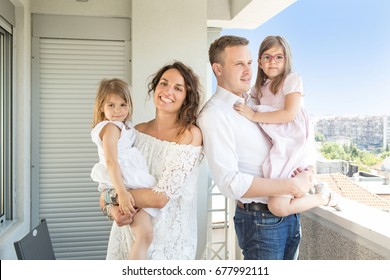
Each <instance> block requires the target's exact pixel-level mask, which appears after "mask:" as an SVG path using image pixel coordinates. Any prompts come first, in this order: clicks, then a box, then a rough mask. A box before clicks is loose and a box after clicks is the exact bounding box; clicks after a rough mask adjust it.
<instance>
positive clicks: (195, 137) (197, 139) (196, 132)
mask: <svg viewBox="0 0 390 280" xmlns="http://www.w3.org/2000/svg"><path fill="white" fill-rule="evenodd" d="M189 131H190V133H191V136H192V142H191V145H193V146H202V144H203V138H202V131H201V130H200V128H199V127H197V126H196V125H192V126H191V127H190V130H189Z"/></svg>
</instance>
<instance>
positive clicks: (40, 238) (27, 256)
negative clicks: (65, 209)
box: [14, 219, 56, 260]
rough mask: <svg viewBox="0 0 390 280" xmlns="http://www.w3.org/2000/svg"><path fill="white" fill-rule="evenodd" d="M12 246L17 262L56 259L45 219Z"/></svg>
mask: <svg viewBox="0 0 390 280" xmlns="http://www.w3.org/2000/svg"><path fill="white" fill-rule="evenodd" d="M14 246H15V251H16V255H17V257H18V260H55V259H56V258H55V255H54V250H53V245H52V243H51V239H50V234H49V229H48V228H47V223H46V220H45V219H43V220H41V223H40V224H39V225H38V226H37V227H35V228H34V229H33V230H31V231H30V232H29V233H28V234H27V235H26V236H25V237H23V238H22V239H21V240H19V241H16V242H14Z"/></svg>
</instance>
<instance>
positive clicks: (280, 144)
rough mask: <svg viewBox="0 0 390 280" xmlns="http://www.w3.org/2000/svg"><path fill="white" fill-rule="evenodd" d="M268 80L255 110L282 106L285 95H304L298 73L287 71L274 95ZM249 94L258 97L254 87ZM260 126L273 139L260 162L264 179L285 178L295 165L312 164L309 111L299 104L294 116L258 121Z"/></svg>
mask: <svg viewBox="0 0 390 280" xmlns="http://www.w3.org/2000/svg"><path fill="white" fill-rule="evenodd" d="M270 84H271V81H270V80H268V81H267V82H266V83H265V85H264V86H263V88H262V96H261V98H260V100H259V102H260V105H258V106H255V107H254V108H253V109H254V110H255V111H258V112H272V111H277V110H281V109H283V108H284V103H285V98H286V95H287V94H289V93H293V92H300V93H301V94H302V96H303V86H302V80H301V78H300V76H299V75H298V74H296V73H290V74H289V75H288V76H287V77H286V80H285V81H284V83H283V86H282V88H281V89H280V90H279V91H278V92H277V94H276V95H274V94H273V93H272V92H271V91H270V89H269V87H270ZM251 95H252V96H256V97H258V94H257V93H256V92H255V90H254V88H253V89H252V92H251ZM260 126H261V127H262V128H263V130H264V131H265V132H266V133H267V134H268V136H269V137H270V138H271V140H272V144H273V146H272V148H271V151H270V155H269V158H268V160H266V161H265V162H264V164H263V173H264V177H266V178H288V177H291V175H292V173H293V171H294V170H296V169H297V168H298V167H301V168H306V167H308V166H314V164H315V146H314V132H313V125H312V123H311V121H310V117H309V114H308V113H307V111H306V110H305V108H304V107H303V104H301V107H300V110H299V111H298V113H297V115H296V117H295V119H294V120H293V121H291V122H288V123H283V124H266V123H260Z"/></svg>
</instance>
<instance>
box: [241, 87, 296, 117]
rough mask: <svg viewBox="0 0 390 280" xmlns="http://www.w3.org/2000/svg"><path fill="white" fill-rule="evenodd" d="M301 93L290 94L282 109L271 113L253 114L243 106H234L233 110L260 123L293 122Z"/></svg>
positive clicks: (248, 108) (247, 107)
mask: <svg viewBox="0 0 390 280" xmlns="http://www.w3.org/2000/svg"><path fill="white" fill-rule="evenodd" d="M300 99H301V93H300V92H292V93H289V94H287V95H286V99H285V104H284V108H283V109H282V110H276V111H273V112H254V111H253V110H252V108H250V107H249V106H247V105H245V104H239V103H237V104H235V105H234V109H235V110H236V111H237V112H238V113H239V114H241V115H243V116H244V117H246V118H247V119H249V120H251V121H253V122H260V123H274V124H278V123H288V122H291V121H293V120H294V118H295V116H296V114H297V112H298V110H299V106H300Z"/></svg>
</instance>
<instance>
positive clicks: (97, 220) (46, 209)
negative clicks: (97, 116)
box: [32, 38, 126, 260]
mask: <svg viewBox="0 0 390 280" xmlns="http://www.w3.org/2000/svg"><path fill="white" fill-rule="evenodd" d="M38 41H39V48H38V49H39V57H34V58H33V59H38V60H39V61H38V62H37V63H33V65H39V66H37V67H38V68H39V69H36V70H37V71H39V75H38V76H39V77H37V80H38V81H39V82H38V84H39V86H38V87H39V89H38V90H37V91H38V93H39V98H38V99H36V100H37V101H35V102H36V103H37V104H36V106H33V110H32V112H33V114H34V113H37V114H38V116H33V119H34V117H35V118H37V119H38V121H37V122H38V123H37V124H35V125H33V126H32V129H33V130H34V129H38V132H36V134H37V137H38V140H37V145H38V147H37V148H35V149H34V148H33V150H35V151H36V152H37V155H36V157H37V158H38V161H37V162H38V163H37V165H38V166H33V176H34V172H35V173H36V177H37V178H35V179H33V184H35V185H36V186H35V188H37V189H38V190H39V194H38V195H39V209H38V210H37V211H38V212H39V218H40V219H46V220H47V223H48V227H49V231H50V236H51V239H52V242H53V248H54V252H55V255H56V258H57V259H88V260H92V259H104V258H105V254H106V249H107V241H108V235H109V231H110V226H111V223H110V222H109V221H107V219H106V218H105V217H104V216H103V215H102V213H101V211H100V208H99V207H98V197H99V192H98V191H97V184H96V183H94V182H93V181H92V180H91V178H90V172H91V168H92V166H93V165H94V163H95V162H97V160H98V157H97V148H96V146H95V144H93V143H92V141H91V137H90V132H91V124H92V114H93V105H94V99H95V96H96V90H97V86H98V83H99V81H100V80H101V79H102V78H112V77H117V78H122V79H124V78H125V68H126V67H125V42H124V41H106V40H73V39H51V38H39V39H38ZM34 107H38V108H35V110H34ZM33 134H34V132H33ZM33 138H34V137H33ZM33 157H34V156H33ZM34 169H35V171H34ZM33 187H34V186H33Z"/></svg>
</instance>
